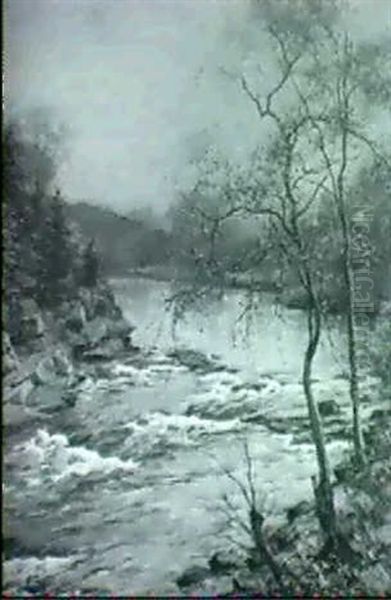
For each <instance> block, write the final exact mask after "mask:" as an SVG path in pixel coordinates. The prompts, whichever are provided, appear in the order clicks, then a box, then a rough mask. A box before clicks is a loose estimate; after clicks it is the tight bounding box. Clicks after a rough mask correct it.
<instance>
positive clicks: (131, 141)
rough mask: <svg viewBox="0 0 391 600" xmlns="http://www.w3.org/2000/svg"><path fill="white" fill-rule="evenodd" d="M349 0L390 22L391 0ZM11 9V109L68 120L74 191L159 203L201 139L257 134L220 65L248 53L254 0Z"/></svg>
mask: <svg viewBox="0 0 391 600" xmlns="http://www.w3.org/2000/svg"><path fill="white" fill-rule="evenodd" d="M351 1H353V2H354V4H355V5H356V6H357V7H358V8H359V11H358V14H357V19H356V27H358V28H359V29H360V28H365V30H366V31H367V32H369V33H372V32H374V33H375V34H376V32H377V31H379V30H380V29H382V28H384V24H385V23H386V22H387V20H388V22H389V19H390V7H391V0H351ZM5 16H6V39H5V50H6V60H7V63H6V64H7V67H6V72H7V75H6V100H7V103H8V106H9V107H12V108H16V109H17V110H20V111H23V110H25V109H30V108H34V107H42V106H43V107H45V108H46V107H47V108H48V109H50V110H51V111H54V113H55V115H56V118H57V119H59V120H60V121H62V122H64V123H65V124H66V126H67V127H68V128H69V130H70V138H69V148H70V152H69V156H68V159H67V162H66V164H64V166H63V168H62V171H61V185H62V188H63V190H64V192H65V195H66V196H67V197H69V198H72V199H88V200H90V201H92V202H96V203H99V204H106V205H109V206H111V207H112V208H115V209H116V210H119V211H121V212H126V211H128V210H131V209H133V208H135V207H140V206H151V207H152V208H153V209H154V211H156V212H160V211H164V210H165V208H166V207H167V206H168V205H169V203H170V202H171V201H172V198H173V195H174V189H175V185H176V182H177V180H178V178H180V174H181V173H182V171H183V167H184V166H185V165H186V163H187V161H188V158H189V156H190V155H191V153H192V152H193V153H194V152H196V151H197V147H198V148H202V147H203V146H204V145H206V144H207V143H208V140H210V139H216V140H218V141H219V143H220V144H221V145H222V146H224V147H226V148H229V150H230V153H235V152H240V149H241V147H244V146H246V145H248V143H250V144H251V143H253V142H255V140H256V137H257V135H259V133H258V132H257V130H256V127H254V115H253V113H252V109H251V107H249V106H248V103H247V102H246V100H245V99H244V98H243V97H242V95H241V94H240V92H239V91H238V90H237V89H236V88H235V86H234V85H232V82H230V81H228V80H227V78H225V77H224V76H221V75H219V73H218V69H219V66H223V65H226V64H228V65H232V64H234V63H235V60H236V61H237V60H240V57H241V56H242V53H243V52H244V51H245V45H246V35H245V33H246V30H245V23H246V16H247V0H8V2H7V5H6V13H5ZM230 32H231V35H230ZM233 32H235V33H237V34H238V35H233ZM239 34H240V35H239Z"/></svg>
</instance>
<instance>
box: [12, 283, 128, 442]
mask: <svg viewBox="0 0 391 600" xmlns="http://www.w3.org/2000/svg"><path fill="white" fill-rule="evenodd" d="M21 310H22V316H21V324H22V326H21V332H20V336H19V339H18V341H17V343H16V344H12V343H11V341H10V338H9V336H8V334H7V333H5V332H3V406H4V423H5V427H6V429H7V431H8V432H13V431H15V430H17V429H19V428H23V427H25V426H27V425H28V423H29V421H36V420H37V419H38V420H39V419H40V418H41V411H43V410H45V409H48V407H47V406H46V407H45V402H44V396H45V394H42V396H43V398H42V403H41V406H40V409H41V410H40V409H35V410H32V409H31V408H29V404H31V402H30V399H31V397H34V396H36V395H37V394H40V392H41V390H43V389H44V388H48V387H49V388H50V387H53V386H54V387H57V388H58V390H59V393H58V394H57V401H56V403H55V405H54V404H53V402H52V403H51V410H53V411H55V410H56V409H59V408H61V407H64V406H66V405H71V404H72V403H73V402H75V389H76V388H77V385H78V384H79V383H80V382H81V381H82V380H83V379H85V378H86V376H87V375H88V373H89V372H91V371H94V370H96V369H99V365H100V364H101V363H102V362H104V361H107V360H113V359H114V358H116V357H117V358H124V357H127V356H134V355H135V354H137V352H138V349H137V348H135V347H134V346H133V345H132V340H131V336H132V331H133V330H134V326H133V325H132V324H130V323H129V322H128V321H126V320H125V319H124V317H123V315H122V312H121V310H120V309H119V307H118V306H117V304H116V302H115V299H114V295H113V293H112V291H111V289H110V288H109V287H108V285H106V284H103V283H102V284H100V285H99V286H98V287H96V288H93V289H88V288H81V289H79V291H78V292H77V293H76V294H75V297H74V298H72V299H68V300H66V301H65V302H63V303H62V304H60V305H59V306H57V307H56V308H55V309H53V310H51V311H48V310H46V311H43V310H41V309H40V308H39V307H38V306H37V304H36V303H35V302H34V301H33V300H24V301H23V302H22V303H21ZM34 404H35V403H34Z"/></svg>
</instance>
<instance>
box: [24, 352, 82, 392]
mask: <svg viewBox="0 0 391 600" xmlns="http://www.w3.org/2000/svg"><path fill="white" fill-rule="evenodd" d="M72 371H73V367H72V365H71V363H70V361H69V359H68V357H67V356H66V355H65V353H64V352H63V351H61V350H56V351H55V352H54V353H53V356H47V357H45V358H43V359H42V360H41V361H40V362H39V363H38V366H37V367H36V369H35V371H34V372H33V373H32V375H31V381H32V383H33V384H34V385H45V384H49V385H50V384H53V383H55V381H56V379H57V378H59V377H69V376H71V375H72Z"/></svg>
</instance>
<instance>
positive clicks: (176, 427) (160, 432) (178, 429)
mask: <svg viewBox="0 0 391 600" xmlns="http://www.w3.org/2000/svg"><path fill="white" fill-rule="evenodd" d="M125 427H126V428H127V429H128V430H129V439H128V445H129V447H131V448H132V449H134V450H135V451H136V452H138V453H141V454H143V455H145V454H148V453H150V452H151V451H152V452H153V451H154V450H157V449H162V448H168V447H177V446H196V445H197V444H198V443H199V440H200V438H202V437H204V436H207V435H216V434H221V433H228V432H231V431H241V430H242V429H243V423H241V422H240V420H239V419H229V420H225V421H212V420H208V419H201V418H199V417H197V416H195V415H192V416H186V415H170V414H164V413H160V412H156V413H151V414H148V415H146V416H145V417H143V418H141V419H139V420H138V421H131V422H130V423H128V424H127V425H125Z"/></svg>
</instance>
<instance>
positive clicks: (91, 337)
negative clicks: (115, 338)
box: [83, 318, 109, 347]
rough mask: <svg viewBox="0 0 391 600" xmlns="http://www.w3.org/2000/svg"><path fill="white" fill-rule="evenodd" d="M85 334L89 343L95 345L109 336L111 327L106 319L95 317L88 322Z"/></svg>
mask: <svg viewBox="0 0 391 600" xmlns="http://www.w3.org/2000/svg"><path fill="white" fill-rule="evenodd" d="M83 334H84V336H85V338H86V341H87V343H88V344H89V345H90V346H91V347H94V346H96V345H98V344H100V343H101V342H103V341H104V340H105V339H107V338H108V337H109V327H108V323H107V321H106V320H105V319H102V318H95V319H93V320H92V321H89V322H87V323H86V325H85V327H84V330H83Z"/></svg>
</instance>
